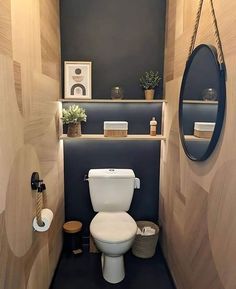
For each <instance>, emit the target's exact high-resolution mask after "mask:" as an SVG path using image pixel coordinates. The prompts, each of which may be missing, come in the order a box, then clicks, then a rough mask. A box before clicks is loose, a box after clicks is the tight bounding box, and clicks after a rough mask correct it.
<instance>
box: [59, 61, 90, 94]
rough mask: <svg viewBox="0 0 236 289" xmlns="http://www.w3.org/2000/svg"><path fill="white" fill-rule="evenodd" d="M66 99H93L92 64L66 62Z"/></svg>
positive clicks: (87, 62) (86, 62) (88, 62)
mask: <svg viewBox="0 0 236 289" xmlns="http://www.w3.org/2000/svg"><path fill="white" fill-rule="evenodd" d="M64 98H77V99H91V98H92V62H91V61H65V62H64Z"/></svg>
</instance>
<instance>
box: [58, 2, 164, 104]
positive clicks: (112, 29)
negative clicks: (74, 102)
mask: <svg viewBox="0 0 236 289" xmlns="http://www.w3.org/2000/svg"><path fill="white" fill-rule="evenodd" d="M60 3H61V4H60V6H61V12H60V13H61V48H62V64H63V62H64V61H65V60H73V61H76V60H80V61H82V60H86V61H92V63H93V67H92V76H93V77H92V88H93V98H110V89H111V87H112V86H117V85H119V86H122V87H123V88H124V90H125V98H128V99H129V98H130V99H142V98H143V91H142V90H141V88H140V87H139V77H140V75H141V74H143V72H145V71H147V70H150V69H152V70H157V71H159V72H160V74H161V75H163V62H164V35H165V5H166V1H165V0H128V1H127V0H119V1H118V0H99V1H98V0H61V1H60ZM62 68H63V67H62ZM160 96H161V92H160V93H159V95H156V97H160Z"/></svg>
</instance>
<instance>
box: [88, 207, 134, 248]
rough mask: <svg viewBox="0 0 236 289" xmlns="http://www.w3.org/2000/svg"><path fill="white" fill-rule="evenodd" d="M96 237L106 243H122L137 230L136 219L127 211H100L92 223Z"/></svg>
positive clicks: (91, 227)
mask: <svg viewBox="0 0 236 289" xmlns="http://www.w3.org/2000/svg"><path fill="white" fill-rule="evenodd" d="M90 232H91V234H92V236H93V237H94V238H95V239H98V240H99V241H102V242H106V243H121V242H125V241H127V240H129V239H131V238H133V237H134V236H135V234H136V232H137V225H136V222H135V221H134V219H133V218H132V217H131V216H130V215H129V214H128V213H126V212H99V213H97V215H96V216H95V217H94V218H93V220H92V222H91V224H90Z"/></svg>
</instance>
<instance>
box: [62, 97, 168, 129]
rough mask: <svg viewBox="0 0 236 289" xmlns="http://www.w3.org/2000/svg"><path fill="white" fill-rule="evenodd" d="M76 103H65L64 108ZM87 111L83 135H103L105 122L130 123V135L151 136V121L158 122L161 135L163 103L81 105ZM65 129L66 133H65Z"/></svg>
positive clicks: (83, 124)
mask: <svg viewBox="0 0 236 289" xmlns="http://www.w3.org/2000/svg"><path fill="white" fill-rule="evenodd" d="M73 104H76V103H63V108H67V107H68V106H70V105H73ZM79 106H80V107H83V108H84V109H85V110H86V114H87V122H86V123H82V133H88V134H103V122H104V121H128V126H129V128H128V132H129V134H149V131H150V120H151V119H152V117H155V118H156V120H157V131H158V133H159V134H161V121H162V103H89V102H87V103H79ZM65 131H66V130H65V128H64V133H65Z"/></svg>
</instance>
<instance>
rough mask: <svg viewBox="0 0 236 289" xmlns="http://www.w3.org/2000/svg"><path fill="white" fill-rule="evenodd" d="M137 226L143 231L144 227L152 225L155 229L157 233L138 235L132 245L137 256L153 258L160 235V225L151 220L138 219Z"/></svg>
mask: <svg viewBox="0 0 236 289" xmlns="http://www.w3.org/2000/svg"><path fill="white" fill-rule="evenodd" d="M137 226H138V227H139V229H140V230H141V231H142V229H143V227H146V226H147V227H151V228H153V229H155V231H156V232H155V234H154V235H151V236H142V235H136V237H135V240H134V244H133V246H132V253H133V254H134V255H135V256H136V257H140V258H151V257H152V256H153V255H154V254H155V251H156V245H157V241H158V237H159V227H158V226H157V225H156V224H155V223H153V222H149V221H137Z"/></svg>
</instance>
